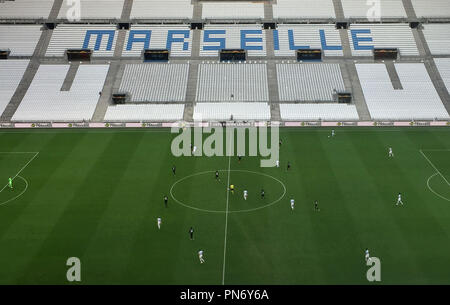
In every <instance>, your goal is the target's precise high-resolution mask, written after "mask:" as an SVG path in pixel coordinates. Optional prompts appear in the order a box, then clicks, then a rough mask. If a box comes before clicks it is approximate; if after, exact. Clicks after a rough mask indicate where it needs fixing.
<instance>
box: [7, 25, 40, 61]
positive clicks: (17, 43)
mask: <svg viewBox="0 0 450 305" xmlns="http://www.w3.org/2000/svg"><path fill="white" fill-rule="evenodd" d="M41 28H42V26H40V25H0V50H5V49H9V50H10V51H11V54H10V56H31V55H33V53H34V50H35V49H36V45H37V44H38V42H39V38H40V37H41V33H42V32H41Z"/></svg>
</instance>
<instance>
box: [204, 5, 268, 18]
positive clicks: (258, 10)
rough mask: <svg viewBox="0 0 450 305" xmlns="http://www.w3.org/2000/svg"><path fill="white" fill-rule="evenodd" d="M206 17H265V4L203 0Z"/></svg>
mask: <svg viewBox="0 0 450 305" xmlns="http://www.w3.org/2000/svg"><path fill="white" fill-rule="evenodd" d="M202 6H203V9H202V17H203V18H204V19H263V18H264V4H263V3H257V2H250V1H249V2H237V1H235V2H222V1H218V2H211V1H210V2H203V3H202Z"/></svg>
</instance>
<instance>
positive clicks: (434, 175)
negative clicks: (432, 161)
mask: <svg viewBox="0 0 450 305" xmlns="http://www.w3.org/2000/svg"><path fill="white" fill-rule="evenodd" d="M436 175H438V173H434V174H433V175H431V176H430V177H429V178H428V180H427V186H428V189H429V190H430V191H431V192H433V193H434V194H435V195H436V196H439V197H441V198H442V199H444V200H447V201H450V199H448V198H447V197H444V196H442V195H441V194H439V193H437V192H436V191H435V190H433V189H432V188H431V186H430V180H431V179H433V177H436Z"/></svg>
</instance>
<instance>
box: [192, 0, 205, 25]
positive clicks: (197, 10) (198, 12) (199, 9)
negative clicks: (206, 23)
mask: <svg viewBox="0 0 450 305" xmlns="http://www.w3.org/2000/svg"><path fill="white" fill-rule="evenodd" d="M191 3H192V5H193V6H194V8H193V11H192V20H193V22H200V21H201V20H202V14H203V5H202V3H201V2H200V1H198V0H192V2H191Z"/></svg>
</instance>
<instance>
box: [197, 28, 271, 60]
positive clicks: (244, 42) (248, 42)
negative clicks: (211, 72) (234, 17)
mask: <svg viewBox="0 0 450 305" xmlns="http://www.w3.org/2000/svg"><path fill="white" fill-rule="evenodd" d="M265 34H266V33H265V31H264V30H262V25H260V24H257V25H251V24H249V25H245V24H238V25H206V26H205V28H204V30H203V31H202V34H201V44H200V56H219V50H221V49H244V50H246V51H247V54H248V56H249V57H251V56H266V54H267V52H266V35H265Z"/></svg>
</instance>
